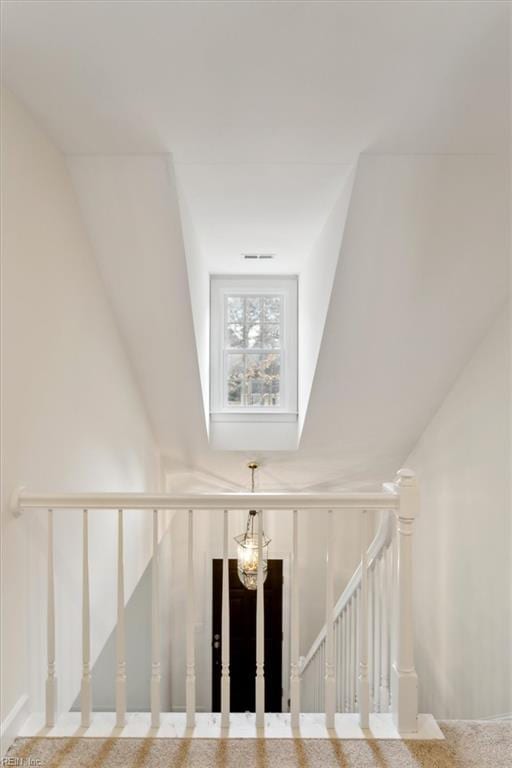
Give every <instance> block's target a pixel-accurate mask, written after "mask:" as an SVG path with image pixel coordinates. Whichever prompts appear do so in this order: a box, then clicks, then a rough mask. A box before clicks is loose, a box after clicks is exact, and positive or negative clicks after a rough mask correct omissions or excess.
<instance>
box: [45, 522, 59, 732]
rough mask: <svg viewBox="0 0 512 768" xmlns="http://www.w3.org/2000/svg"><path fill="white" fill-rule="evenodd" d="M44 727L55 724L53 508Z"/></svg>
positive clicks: (49, 538) (49, 561) (49, 528)
mask: <svg viewBox="0 0 512 768" xmlns="http://www.w3.org/2000/svg"><path fill="white" fill-rule="evenodd" d="M46 631H47V636H46V637H47V646H46V654H47V664H48V672H47V677H46V727H47V728H52V727H53V726H54V725H55V712H56V709H57V678H56V676H55V580H54V567H53V509H49V510H48V602H47V624H46Z"/></svg>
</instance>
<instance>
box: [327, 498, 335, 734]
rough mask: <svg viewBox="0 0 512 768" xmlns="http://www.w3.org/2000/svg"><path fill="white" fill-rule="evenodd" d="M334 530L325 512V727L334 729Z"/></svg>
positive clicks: (330, 513) (331, 513) (330, 511)
mask: <svg viewBox="0 0 512 768" xmlns="http://www.w3.org/2000/svg"><path fill="white" fill-rule="evenodd" d="M333 578H334V529H333V512H332V509H330V510H329V511H328V512H327V569H326V582H325V689H324V695H325V726H326V728H334V715H335V712H336V678H335V676H334V590H333Z"/></svg>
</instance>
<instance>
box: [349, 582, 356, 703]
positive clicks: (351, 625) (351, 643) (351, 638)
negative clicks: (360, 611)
mask: <svg viewBox="0 0 512 768" xmlns="http://www.w3.org/2000/svg"><path fill="white" fill-rule="evenodd" d="M348 609H349V631H348V681H349V682H348V711H349V712H353V710H354V675H355V670H354V598H353V597H351V598H350V602H349V604H348Z"/></svg>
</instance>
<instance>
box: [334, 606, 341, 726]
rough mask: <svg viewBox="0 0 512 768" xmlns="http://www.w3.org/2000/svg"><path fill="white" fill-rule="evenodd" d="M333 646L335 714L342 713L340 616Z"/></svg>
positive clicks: (335, 629)
mask: <svg viewBox="0 0 512 768" xmlns="http://www.w3.org/2000/svg"><path fill="white" fill-rule="evenodd" d="M334 646H335V654H334V655H335V659H336V712H342V711H343V707H342V704H341V675H342V672H341V616H338V618H337V619H336V622H335V624H334Z"/></svg>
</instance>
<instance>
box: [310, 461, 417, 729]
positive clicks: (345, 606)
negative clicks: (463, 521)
mask: <svg viewBox="0 0 512 768" xmlns="http://www.w3.org/2000/svg"><path fill="white" fill-rule="evenodd" d="M385 488H386V489H388V490H390V491H391V492H392V493H396V494H397V497H398V498H399V499H400V503H399V505H398V507H397V508H396V509H395V510H393V511H392V510H385V511H384V512H383V513H382V516H381V519H380V522H379V526H378V529H377V533H376V535H375V537H374V539H373V541H372V542H371V544H370V546H367V536H368V534H367V531H368V521H367V512H366V510H363V511H362V513H361V542H362V552H361V562H360V564H359V566H358V567H357V569H356V570H355V572H354V574H353V576H352V578H351V579H350V581H349V583H348V584H347V586H346V588H345V590H344V591H343V593H342V594H341V596H340V598H339V599H338V602H337V603H336V606H335V608H334V615H333V622H334V626H335V637H336V647H337V649H338V650H337V664H336V681H335V685H336V702H337V709H338V711H341V712H359V715H360V724H361V727H362V728H367V727H368V723H369V713H370V711H372V712H389V711H391V712H392V713H393V719H394V721H395V725H396V726H397V728H398V730H399V731H400V732H403V733H410V732H414V731H415V730H416V728H417V706H418V701H417V675H416V672H415V669H414V653H413V632H412V525H413V521H414V518H415V516H416V514H417V511H418V492H417V485H416V481H415V477H414V474H413V473H412V472H410V471H409V470H400V472H399V473H398V477H397V482H396V484H387V485H386V486H385ZM328 640H329V626H328V623H326V625H325V626H324V627H322V629H321V630H320V632H319V634H318V636H317V637H316V639H315V641H314V642H313V644H312V646H311V649H310V650H309V653H308V654H307V656H306V657H305V658H304V659H303V660H302V664H301V681H302V689H301V690H302V699H303V702H304V704H305V707H306V710H307V711H312V712H320V711H323V703H322V697H323V690H324V689H323V686H324V684H325V681H326V680H327V675H325V681H324V673H323V666H324V658H325V654H326V652H327V648H328ZM391 691H393V695H391ZM326 711H327V710H326Z"/></svg>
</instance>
